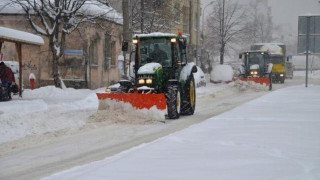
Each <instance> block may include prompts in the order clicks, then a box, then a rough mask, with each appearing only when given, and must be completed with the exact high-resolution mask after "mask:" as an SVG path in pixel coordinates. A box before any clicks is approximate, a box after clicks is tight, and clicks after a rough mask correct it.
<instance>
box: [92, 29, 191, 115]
mask: <svg viewBox="0 0 320 180" xmlns="http://www.w3.org/2000/svg"><path fill="white" fill-rule="evenodd" d="M132 42H133V44H134V55H133V56H134V61H132V62H130V66H129V67H131V69H130V68H129V72H132V73H129V74H130V75H129V76H130V77H131V78H130V80H121V81H120V82H119V83H120V87H119V88H117V90H116V91H111V92H106V93H97V95H98V98H99V100H104V99H113V100H118V101H124V102H128V103H130V104H132V106H133V107H136V108H138V109H143V108H146V109H150V108H151V107H153V106H156V107H157V108H158V109H160V110H163V109H167V115H168V118H169V119H177V118H179V116H180V114H181V115H192V114H194V111H195V106H196V87H195V80H194V76H193V73H195V72H197V67H196V66H195V65H194V63H188V61H187V37H186V36H183V35H182V34H180V33H179V34H178V35H175V34H168V33H151V34H140V35H134V37H133V41H132ZM108 91H110V90H108Z"/></svg>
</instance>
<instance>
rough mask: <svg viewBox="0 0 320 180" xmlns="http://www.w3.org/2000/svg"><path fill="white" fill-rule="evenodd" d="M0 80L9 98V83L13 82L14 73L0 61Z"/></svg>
mask: <svg viewBox="0 0 320 180" xmlns="http://www.w3.org/2000/svg"><path fill="white" fill-rule="evenodd" d="M0 80H1V82H2V85H3V86H5V87H6V88H7V89H8V96H9V99H11V85H12V83H14V82H15V79H14V74H13V72H12V70H11V68H9V67H8V66H6V65H5V64H4V62H3V61H2V62H0Z"/></svg>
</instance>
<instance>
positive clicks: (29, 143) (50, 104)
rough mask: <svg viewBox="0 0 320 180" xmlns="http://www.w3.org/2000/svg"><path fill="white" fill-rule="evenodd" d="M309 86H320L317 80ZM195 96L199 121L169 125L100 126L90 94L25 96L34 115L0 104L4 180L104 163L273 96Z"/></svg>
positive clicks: (214, 89)
mask: <svg viewBox="0 0 320 180" xmlns="http://www.w3.org/2000/svg"><path fill="white" fill-rule="evenodd" d="M301 80H303V78H300V79H298V78H297V79H294V80H289V81H287V82H286V84H284V85H282V84H275V85H274V89H280V88H283V87H284V86H290V85H295V84H301V83H302V81H301ZM310 83H314V84H320V82H319V79H316V80H315V81H310ZM68 91H70V92H68ZM197 91H198V93H197V107H196V113H195V115H193V116H185V117H182V118H181V119H179V120H174V121H170V120H169V121H168V120H166V123H163V122H155V121H151V122H149V121H140V122H139V121H138V122H136V123H132V122H130V121H124V122H121V123H116V122H114V121H109V120H112V117H111V116H119V117H121V118H126V119H127V120H130V118H131V119H133V118H134V117H128V116H125V115H123V112H118V113H114V112H108V113H110V114H109V115H106V118H105V119H106V120H108V121H100V119H99V120H97V119H95V114H96V109H97V101H96V97H95V94H94V93H95V92H94V91H90V90H81V91H78V90H77V91H74V90H71V89H69V90H67V91H65V90H64V91H61V90H59V89H54V88H52V89H50V88H49V89H45V90H43V91H40V89H39V92H37V93H34V92H29V93H30V94H28V92H27V91H26V93H25V99H24V100H23V101H24V102H26V103H27V102H28V101H30V102H32V103H33V104H35V108H31V109H30V107H29V106H24V105H23V103H21V102H19V103H17V104H13V106H11V108H9V109H8V108H7V109H6V110H5V111H2V108H3V107H8V106H7V104H6V105H3V104H0V111H2V113H1V112H0V125H1V127H2V128H1V130H0V134H1V137H0V141H1V142H2V144H0V179H38V178H40V177H44V176H48V175H50V174H52V173H55V172H59V171H62V170H65V169H69V168H72V167H74V166H78V165H82V164H86V163H90V162H93V161H97V160H102V159H104V158H105V157H108V156H111V155H114V154H117V153H119V152H121V151H123V150H127V149H129V148H131V147H134V146H138V145H140V144H143V143H148V142H152V141H154V140H156V139H158V138H160V137H163V136H166V135H169V134H171V133H174V132H176V131H179V130H182V129H184V128H187V127H189V126H190V125H192V124H196V123H199V122H202V121H204V120H206V119H209V118H211V117H213V116H215V115H218V114H220V113H222V112H225V111H228V110H231V109H233V108H235V107H237V106H239V105H241V104H243V103H245V102H247V101H250V100H252V99H255V98H257V97H260V96H262V95H264V94H267V93H269V92H268V91H259V90H258V91H257V90H255V89H250V88H249V89H246V90H245V91H239V90H238V89H237V88H235V87H233V86H232V85H212V84H208V87H206V88H200V89H197ZM34 102H36V103H34ZM10 103H15V102H14V101H11V102H10ZM29 104H30V103H29ZM12 107H18V108H20V109H19V110H18V112H19V113H15V112H16V111H17V110H15V109H12ZM28 108H29V109H28ZM4 112H6V113H4ZM121 113H122V114H121ZM92 115H94V116H92ZM142 119H143V118H142Z"/></svg>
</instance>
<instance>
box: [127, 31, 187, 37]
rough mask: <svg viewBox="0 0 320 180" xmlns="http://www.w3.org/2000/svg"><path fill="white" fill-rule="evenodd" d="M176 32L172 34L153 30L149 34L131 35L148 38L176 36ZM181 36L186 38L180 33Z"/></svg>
mask: <svg viewBox="0 0 320 180" xmlns="http://www.w3.org/2000/svg"><path fill="white" fill-rule="evenodd" d="M177 36H178V34H172V33H162V32H153V33H149V34H134V35H133V37H138V38H148V37H177ZM182 37H184V38H187V36H186V35H182Z"/></svg>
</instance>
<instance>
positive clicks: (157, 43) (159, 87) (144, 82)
mask: <svg viewBox="0 0 320 180" xmlns="http://www.w3.org/2000/svg"><path fill="white" fill-rule="evenodd" d="M132 42H133V44H134V45H135V63H134V64H135V66H134V72H135V84H136V86H137V87H138V88H139V87H140V89H141V87H144V88H152V89H154V91H156V92H158V93H161V92H164V91H166V87H167V84H168V83H169V82H168V81H169V80H172V79H176V80H179V76H180V71H181V69H182V67H183V66H184V65H186V64H187V57H186V37H185V36H182V35H181V34H178V35H175V34H168V33H151V34H140V35H135V36H134V38H133V41H132Z"/></svg>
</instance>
